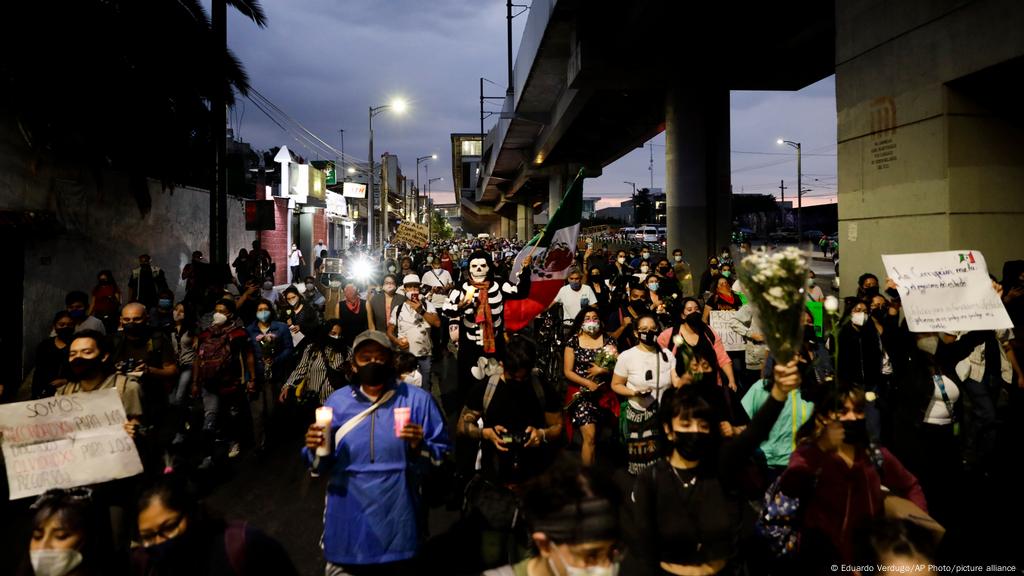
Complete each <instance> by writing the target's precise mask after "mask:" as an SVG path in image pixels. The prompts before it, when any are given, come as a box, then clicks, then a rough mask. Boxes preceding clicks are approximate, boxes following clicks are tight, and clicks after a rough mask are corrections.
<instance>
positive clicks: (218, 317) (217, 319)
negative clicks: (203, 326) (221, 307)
mask: <svg viewBox="0 0 1024 576" xmlns="http://www.w3.org/2000/svg"><path fill="white" fill-rule="evenodd" d="M227 321H228V317H227V315H225V314H221V313H220V312H214V313H213V325H214V326H220V325H221V324H223V323H225V322H227Z"/></svg>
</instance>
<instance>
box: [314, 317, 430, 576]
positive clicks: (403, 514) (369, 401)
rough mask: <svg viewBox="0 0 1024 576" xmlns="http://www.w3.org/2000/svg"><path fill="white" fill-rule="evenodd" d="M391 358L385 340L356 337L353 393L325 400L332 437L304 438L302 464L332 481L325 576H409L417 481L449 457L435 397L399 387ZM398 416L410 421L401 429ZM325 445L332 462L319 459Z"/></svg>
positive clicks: (416, 541)
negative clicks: (330, 416) (433, 464)
mask: <svg viewBox="0 0 1024 576" xmlns="http://www.w3.org/2000/svg"><path fill="white" fill-rule="evenodd" d="M393 354H394V353H393V351H392V349H391V342H390V341H389V340H388V337H387V335H385V334H384V333H383V332H378V331H373V330H367V331H365V332H363V333H362V334H360V335H358V336H357V337H356V339H355V341H354V342H353V346H352V366H353V369H354V370H355V375H354V379H353V385H352V386H347V387H345V388H341V389H339V390H337V391H336V392H334V394H332V395H331V397H330V398H328V399H327V404H326V406H328V407H330V408H332V409H333V410H334V414H333V421H332V423H331V425H330V428H329V430H328V429H326V428H325V427H322V426H320V425H318V424H313V425H312V426H310V427H309V430H308V431H307V432H306V447H305V448H303V451H302V452H303V457H304V458H305V459H306V462H307V463H308V464H309V465H310V466H311V467H312V468H313V469H314V470H315V471H317V472H319V473H321V474H329V475H330V480H329V483H328V486H327V503H326V506H327V509H326V511H325V513H324V534H323V539H322V546H323V550H324V557H325V558H326V560H327V570H326V574H327V576H343V575H348V574H351V575H358V574H367V573H372V574H396V575H397V574H408V573H409V570H410V569H411V565H410V563H411V561H412V559H413V558H414V557H415V556H416V554H417V552H418V550H419V546H420V544H421V541H422V539H423V536H424V531H423V525H422V518H423V516H422V514H421V513H420V512H421V502H420V497H419V486H418V479H419V478H421V477H422V474H423V473H424V471H425V470H426V468H427V467H429V466H430V465H431V461H439V460H440V459H441V456H442V455H443V453H444V452H445V451H447V450H448V448H449V444H448V436H447V433H446V432H445V423H444V417H443V416H442V415H441V412H440V410H438V408H437V405H436V404H435V403H434V400H433V398H431V396H430V393H429V392H427V391H425V390H422V389H420V388H416V387H414V386H409V385H407V384H406V383H404V382H399V381H398V379H397V374H396V371H395V368H394V356H393ZM399 408H401V409H408V410H407V411H406V410H398V412H399V413H400V414H401V413H402V412H406V413H408V415H409V416H408V423H407V424H406V425H405V426H404V427H402V428H401V429H396V426H395V420H396V418H395V413H396V409H399ZM400 418H401V416H400ZM325 439H327V440H328V446H329V447H330V454H328V455H327V456H317V455H316V453H317V448H318V447H319V446H321V445H323V443H324V440H325Z"/></svg>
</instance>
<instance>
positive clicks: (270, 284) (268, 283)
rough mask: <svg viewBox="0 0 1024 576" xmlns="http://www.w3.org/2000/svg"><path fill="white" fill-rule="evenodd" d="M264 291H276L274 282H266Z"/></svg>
mask: <svg viewBox="0 0 1024 576" xmlns="http://www.w3.org/2000/svg"><path fill="white" fill-rule="evenodd" d="M263 289H264V290H273V289H274V284H273V282H264V283H263Z"/></svg>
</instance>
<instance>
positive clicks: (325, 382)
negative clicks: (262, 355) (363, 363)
mask: <svg viewBox="0 0 1024 576" xmlns="http://www.w3.org/2000/svg"><path fill="white" fill-rule="evenodd" d="M348 356H349V351H348V349H347V348H345V349H343V350H339V351H335V350H334V349H331V348H322V347H321V346H319V345H316V344H313V345H311V346H306V350H305V351H304V352H303V353H302V359H301V360H299V365H298V366H296V367H295V370H293V371H292V374H291V376H289V377H288V382H286V383H285V386H288V387H290V388H295V387H296V386H298V385H299V383H300V382H302V381H303V380H305V381H306V389H307V390H310V391H313V392H316V395H317V397H319V398H320V404H321V405H322V404H325V403H326V402H327V397H328V396H330V395H331V394H333V393H334V387H333V386H331V382H330V380H329V378H328V376H327V372H328V366H330V369H331V371H338V370H341V365H342V363H343V362H344V361H345V359H346V358H348ZM336 383H337V384H338V385H340V382H336Z"/></svg>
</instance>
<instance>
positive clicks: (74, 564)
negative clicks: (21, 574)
mask: <svg viewBox="0 0 1024 576" xmlns="http://www.w3.org/2000/svg"><path fill="white" fill-rule="evenodd" d="M29 556H30V557H31V560H32V571H33V572H34V573H35V575H36V576H64V575H65V574H67V573H68V572H71V571H72V570H74V569H75V568H78V566H79V565H81V564H82V553H81V552H79V551H78V550H33V551H31V552H29Z"/></svg>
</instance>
